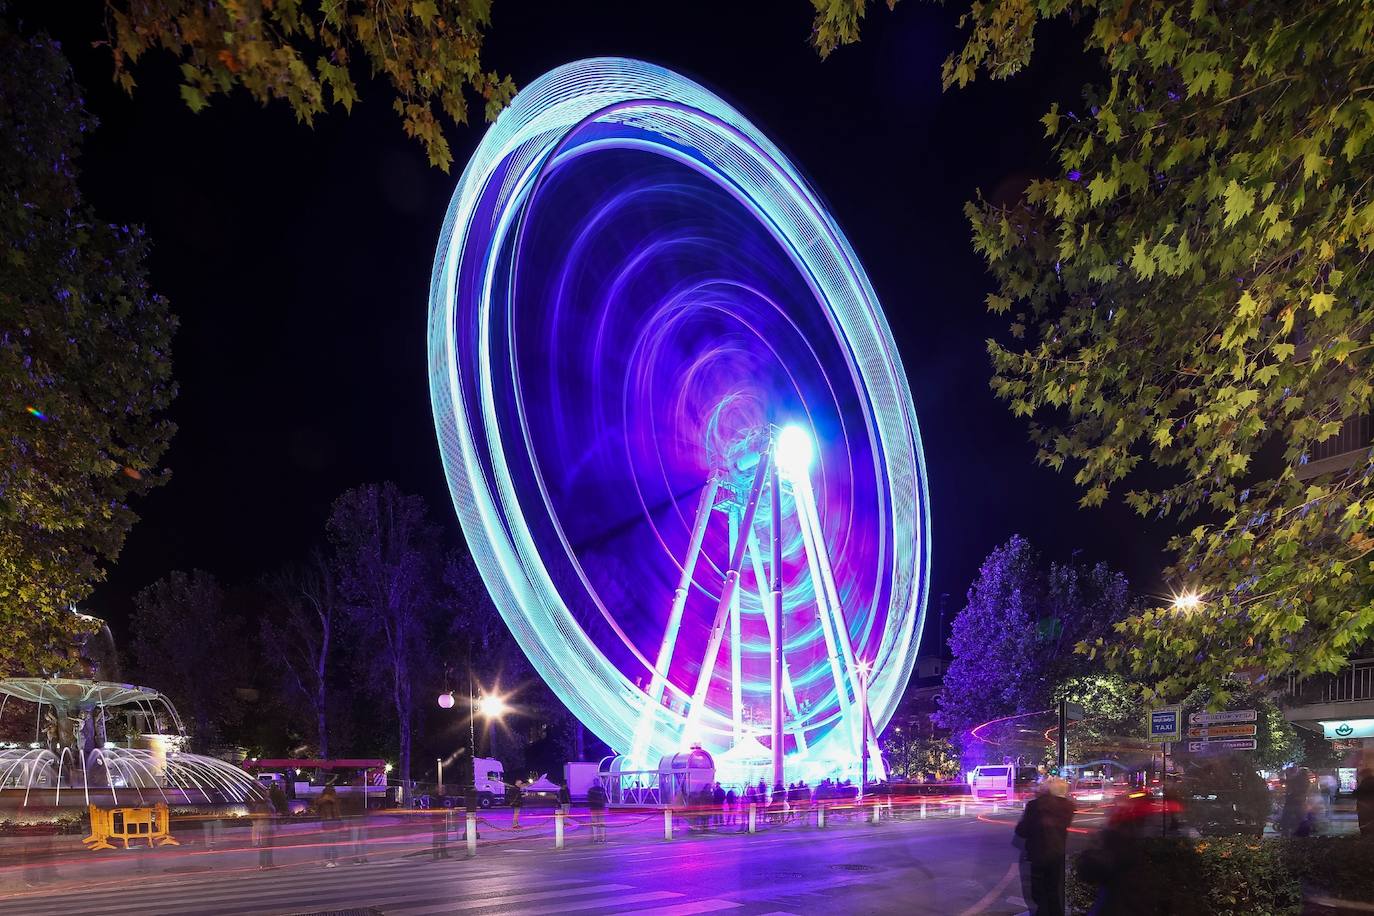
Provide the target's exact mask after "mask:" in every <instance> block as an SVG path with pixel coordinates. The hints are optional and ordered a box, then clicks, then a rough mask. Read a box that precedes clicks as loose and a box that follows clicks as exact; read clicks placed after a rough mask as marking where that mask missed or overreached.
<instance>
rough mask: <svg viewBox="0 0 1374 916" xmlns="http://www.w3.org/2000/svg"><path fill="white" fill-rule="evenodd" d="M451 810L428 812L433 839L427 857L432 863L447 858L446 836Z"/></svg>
mask: <svg viewBox="0 0 1374 916" xmlns="http://www.w3.org/2000/svg"><path fill="white" fill-rule="evenodd" d="M452 814H453V812H452V810H451V809H449V808H440V809H439V810H437V811H432V812H430V815H429V817H430V822H429V824H430V828H431V829H432V830H433V832H434V834H433V837H432V838H431V839H430V844H429V857H430V858H431V859H432V860H434V861H436V862H437V861H439V860H440V859H447V858H448V834H449V829H450V820H449V819H450V818H451V817H452Z"/></svg>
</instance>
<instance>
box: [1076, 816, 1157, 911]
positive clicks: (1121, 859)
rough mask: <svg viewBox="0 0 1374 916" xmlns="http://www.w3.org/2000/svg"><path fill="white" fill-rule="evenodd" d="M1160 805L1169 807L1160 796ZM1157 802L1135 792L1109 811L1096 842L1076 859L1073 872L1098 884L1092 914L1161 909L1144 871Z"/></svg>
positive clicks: (1155, 820) (1153, 883)
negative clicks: (1149, 827)
mask: <svg viewBox="0 0 1374 916" xmlns="http://www.w3.org/2000/svg"><path fill="white" fill-rule="evenodd" d="M1160 802H1161V804H1162V805H1163V807H1164V808H1165V809H1166V810H1167V808H1168V804H1167V802H1165V800H1164V799H1163V798H1161V799H1160ZM1159 816H1160V805H1155V804H1153V803H1152V802H1151V800H1150V798H1149V796H1148V795H1147V794H1146V793H1145V792H1144V791H1139V792H1134V793H1132V794H1131V795H1129V796H1127V797H1126V798H1124V799H1122V800H1121V802H1120V803H1119V804H1117V805H1116V807H1115V808H1113V809H1112V813H1111V816H1110V817H1108V818H1107V824H1106V826H1105V827H1103V829H1102V831H1101V832H1100V833H1099V834H1098V837H1097V840H1098V842H1097V845H1096V846H1093V847H1091V848H1089V849H1087V850H1085V851H1084V852H1083V854H1082V855H1080V856H1079V857H1078V860H1077V864H1076V870H1075V873H1076V876H1077V877H1078V879H1079V880H1080V881H1082V882H1084V883H1085V884H1095V885H1097V895H1096V897H1095V899H1094V900H1093V905H1092V909H1091V910H1089V911H1088V912H1089V913H1090V914H1091V916H1147V914H1151V916H1153V914H1155V913H1159V912H1164V910H1163V909H1162V907H1161V903H1162V901H1161V900H1160V899H1159V898H1160V892H1161V888H1160V886H1159V884H1158V882H1157V881H1154V880H1151V878H1150V876H1149V875H1148V874H1147V873H1146V872H1145V870H1144V867H1143V865H1144V860H1145V856H1144V852H1143V846H1144V841H1145V832H1146V825H1147V823H1148V824H1151V825H1153V824H1155V823H1157V822H1158V818H1159Z"/></svg>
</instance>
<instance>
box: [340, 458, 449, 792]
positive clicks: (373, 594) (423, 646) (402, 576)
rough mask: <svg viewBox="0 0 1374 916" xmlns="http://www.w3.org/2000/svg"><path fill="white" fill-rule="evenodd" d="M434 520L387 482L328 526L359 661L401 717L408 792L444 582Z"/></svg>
mask: <svg viewBox="0 0 1374 916" xmlns="http://www.w3.org/2000/svg"><path fill="white" fill-rule="evenodd" d="M428 515H429V514H428V512H427V510H426V508H425V502H424V500H423V499H422V498H421V497H419V496H410V495H407V494H405V493H402V492H401V491H400V489H399V488H397V486H396V485H395V484H394V483H391V482H389V481H388V482H387V483H383V484H367V485H364V486H361V487H357V488H355V489H352V490H348V491H346V492H345V493H344V494H343V495H341V496H340V497H339V498H338V499H336V500H335V501H334V507H333V509H332V510H331V512H330V515H329V522H328V525H327V530H328V532H329V540H330V543H331V544H333V546H334V551H335V556H334V559H335V569H336V572H337V575H338V588H339V594H340V596H341V598H342V600H343V608H344V612H345V614H346V615H347V617H348V620H349V623H350V625H351V629H352V630H353V633H354V636H355V637H356V639H357V640H358V642H359V645H360V648H359V649H358V650H357V652H356V655H357V657H358V658H359V660H360V661H361V667H362V670H363V674H364V675H365V678H366V682H367V685H368V686H369V687H370V688H371V690H372V691H374V692H375V693H377V694H378V695H380V696H384V697H386V698H387V699H388V700H389V701H390V703H391V704H392V707H393V709H394V711H395V714H396V720H397V728H398V736H399V749H398V758H399V759H398V767H397V777H398V778H399V779H400V780H401V783H402V784H403V785H409V783H410V748H411V739H412V731H413V726H414V721H415V701H414V687H415V685H416V683H417V682H423V678H424V675H425V672H426V670H427V669H428V668H429V667H430V666H431V665H432V664H433V660H432V658H431V655H432V653H431V652H430V642H429V639H430V635H431V633H430V631H431V623H432V621H433V619H434V617H435V612H436V609H437V606H438V601H437V598H438V596H437V595H436V594H435V583H437V582H438V581H439V580H440V577H441V575H442V570H441V569H440V560H439V550H438V541H439V531H438V529H437V528H436V527H435V526H434V525H433V524H432V523H431V522H430V521H429V517H428Z"/></svg>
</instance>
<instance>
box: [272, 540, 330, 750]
mask: <svg viewBox="0 0 1374 916" xmlns="http://www.w3.org/2000/svg"><path fill="white" fill-rule="evenodd" d="M267 589H268V591H269V593H270V594H271V595H272V597H273V601H274V607H272V608H271V609H269V611H268V613H267V614H266V615H265V616H264V617H263V618H262V621H261V629H262V646H263V651H264V653H265V654H266V655H267V656H268V657H269V658H270V659H272V660H273V662H274V663H275V665H276V667H277V669H278V670H279V671H280V672H281V675H282V681H283V683H284V684H285V685H286V688H287V693H288V694H290V695H293V696H295V697H297V698H298V699H301V700H304V701H305V702H306V703H308V704H309V705H310V710H311V713H312V717H311V718H312V722H311V725H312V726H313V728H314V731H315V747H316V751H317V753H318V754H319V756H320V757H324V758H327V757H328V756H329V708H330V702H329V698H330V694H331V691H330V669H331V668H332V662H333V660H334V655H335V651H334V632H335V622H336V620H337V618H338V616H339V603H340V599H339V594H338V589H337V587H336V583H335V575H334V570H333V569H331V568H330V566H329V562H328V561H327V560H326V559H325V556H324V554H323V553H321V552H320V551H319V550H314V551H311V554H310V559H309V560H308V561H307V562H306V564H305V565H304V566H301V567H296V568H291V569H287V570H284V571H282V572H281V573H278V574H277V575H276V576H273V577H272V578H271V579H269V580H268V582H267Z"/></svg>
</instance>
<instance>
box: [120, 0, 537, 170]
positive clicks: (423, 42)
mask: <svg viewBox="0 0 1374 916" xmlns="http://www.w3.org/2000/svg"><path fill="white" fill-rule="evenodd" d="M105 8H106V11H107V13H108V15H107V17H106V21H107V23H108V32H109V47H110V50H111V52H112V54H113V57H114V67H115V79H116V80H117V81H118V82H119V84H120V85H121V86H123V87H124V88H125V89H126V90H129V91H132V90H133V88H134V76H133V72H132V71H133V67H134V65H135V64H137V63H138V61H139V59H140V58H142V57H143V55H144V54H145V53H147V52H148V51H149V50H153V49H159V48H160V49H162V50H164V51H169V52H171V54H172V55H173V56H174V57H175V58H176V59H177V60H178V61H179V62H180V63H181V74H182V79H183V82H182V85H181V97H182V98H183V99H184V100H185V101H186V104H187V105H189V106H190V107H191V109H192V110H193V111H199V110H201V109H202V108H204V107H205V106H206V105H207V104H209V102H210V99H211V98H213V97H214V96H215V95H219V94H222V93H228V92H229V91H230V90H232V89H234V88H240V87H241V88H243V89H246V90H247V91H248V92H249V93H250V94H251V95H252V96H253V98H255V99H257V100H258V101H259V102H261V103H263V104H266V103H267V102H269V101H273V100H281V101H285V102H286V103H287V104H288V105H290V106H291V110H292V111H293V112H294V113H295V115H296V117H297V119H299V120H300V121H302V122H304V123H307V124H309V123H311V122H312V121H313V120H314V119H315V117H316V116H317V115H319V114H321V113H323V112H324V111H325V109H326V107H327V106H337V107H341V108H343V109H344V110H345V111H351V110H352V108H353V103H354V102H356V101H358V100H359V95H358V87H357V84H356V83H355V82H354V71H355V70H356V69H358V68H359V67H360V66H361V65H362V64H364V63H366V66H367V68H368V69H369V70H370V71H371V74H372V75H377V74H381V75H384V76H385V77H386V79H387V81H388V82H389V83H390V84H391V88H392V89H393V90H394V91H395V93H396V98H395V100H394V101H393V102H392V107H393V108H394V109H395V110H396V113H397V114H399V115H400V116H401V122H402V126H403V127H404V129H405V132H406V134H407V135H408V136H410V137H413V138H415V139H416V140H419V141H420V143H421V144H422V145H423V146H424V148H425V153H426V155H427V156H428V157H429V161H430V163H431V164H432V165H437V166H439V167H440V168H442V169H443V170H444V171H448V169H449V166H450V165H451V164H452V162H453V154H452V152H451V151H450V149H449V144H448V140H447V139H446V138H445V137H444V131H443V126H442V125H441V123H440V120H439V117H440V113H442V114H443V115H447V116H448V118H449V119H451V120H453V121H456V122H458V123H460V124H466V123H467V119H468V100H467V93H468V92H469V91H471V92H473V93H475V94H476V95H477V96H479V97H480V98H481V99H482V101H483V113H484V114H485V116H486V119H487V120H488V121H494V120H495V119H496V115H497V114H498V113H499V112H500V111H501V109H502V108H503V107H505V105H506V103H507V102H508V101H510V98H511V97H512V96H513V95H514V94H515V84H514V83H512V82H511V80H510V78H509V77H506V76H501V75H500V74H497V73H495V72H494V71H491V70H488V69H486V68H485V67H484V66H483V64H482V60H481V52H482V39H483V32H484V31H485V30H486V28H487V26H488V24H489V23H490V21H491V3H490V0H477V2H463V0H419V2H415V3H378V2H372V0H336V2H332V3H319V4H302V3H299V2H277V3H266V2H248V3H203V2H193V0H106V4H105Z"/></svg>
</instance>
